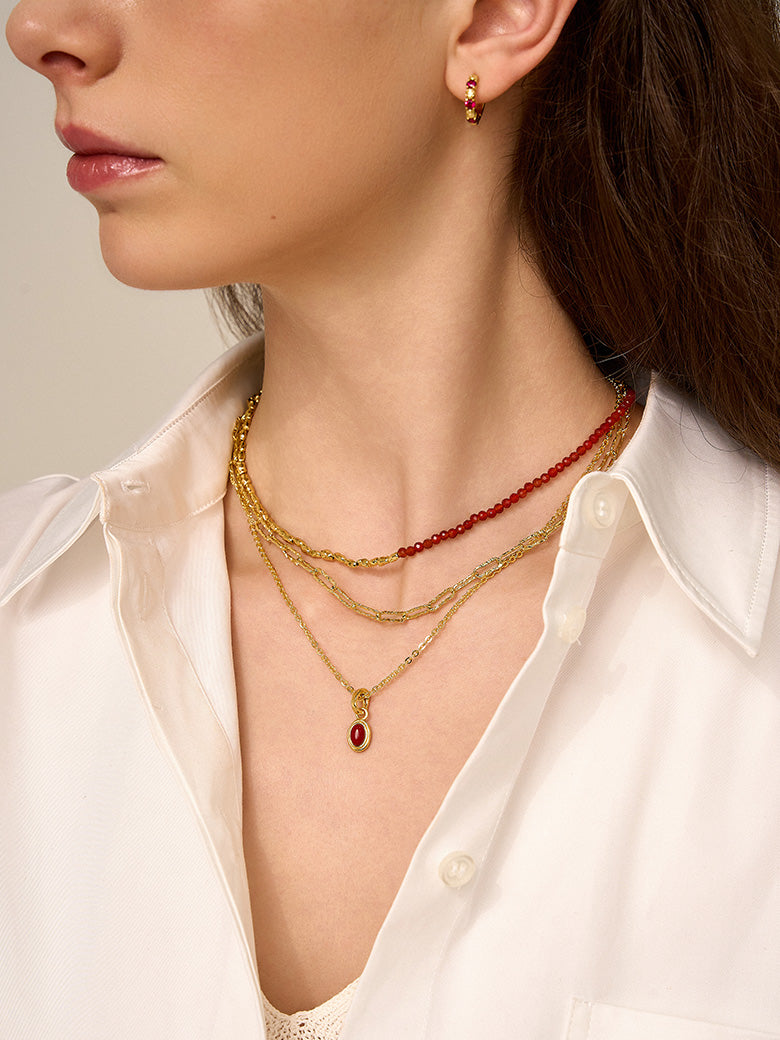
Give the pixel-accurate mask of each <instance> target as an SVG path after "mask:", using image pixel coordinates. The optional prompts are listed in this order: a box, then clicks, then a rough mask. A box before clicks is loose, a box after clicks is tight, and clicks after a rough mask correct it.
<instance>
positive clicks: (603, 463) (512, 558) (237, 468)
mask: <svg viewBox="0 0 780 1040" xmlns="http://www.w3.org/2000/svg"><path fill="white" fill-rule="evenodd" d="M257 400H258V398H252V399H250V402H249V407H248V408H247V411H246V412H245V413H244V415H242V416H240V417H239V419H238V420H237V421H236V425H235V428H234V431H233V453H232V456H231V460H230V467H229V473H230V480H231V483H232V484H233V486H234V488H235V489H236V492H237V494H238V497H239V500H240V502H241V505H242V507H243V509H244V512H245V514H246V516H247V520H248V522H249V527H250V531H251V533H252V537H253V540H254V542H255V545H256V547H257V550H258V553H259V555H260V558H261V559H262V560H263V562H264V563H265V565H266V567H267V568H268V571H269V573H270V574H271V577H272V578H273V581H274V584H275V585H276V587H277V589H278V590H279V593H280V594H281V596H282V598H283V600H284V602H285V603H286V604H287V607H288V609H289V610H290V613H291V614H292V615H293V617H294V618H295V620H296V621H297V623H298V625H299V627H300V628H301V630H302V631H303V633H304V635H305V636H306V638H307V640H308V641H309V644H310V645H311V647H312V649H313V650H314V651H315V652H316V653H317V655H318V656H319V657H320V659H321V660H322V661H323V663H324V664H325V665H326V666H327V668H328V670H329V671H330V673H331V675H333V677H334V678H335V679H336V680H337V681H338V682H339V683H340V684H341V685H342V686H343V687H344V689H345V690H346V691H347V693H349V694H350V695H351V707H352V711H353V713H354V719H353V721H352V722H351V723H350V726H349V729H348V732H347V743H348V745H349V747H350V748H351V749H352V750H353V751H356V752H363V751H365V750H366V749H367V748H368V746H369V745H370V743H371V737H372V733H371V727H370V725H369V723H368V712H369V706H370V702H371V698H372V697H374V696H376V695H377V694H378V693H379V692H380V691H381V690H383V689H384V688H385V687H386V686H388V685H389V684H390V683H391V682H393V680H394V679H397V678H398V676H399V675H401V674H402V673H403V672H404V671H406V669H407V668H408V667H409V666H410V665H412V664H413V663H414V662H415V661H416V660H417V659H418V657H419V656H420V654H421V653H423V651H424V650H425V649H426V648H427V647H429V646H430V645H431V643H432V642H433V641H434V639H435V638H436V637H437V636H438V635H439V634H440V633H441V632H442V631H443V629H444V628H445V627H446V625H447V624H448V623H449V621H450V620H451V619H452V618H453V617H454V615H455V614H456V613H457V612H458V610H460V608H461V607H462V606H463V605H464V604H465V603H466V602H468V600H470V599H471V597H472V596H473V595H474V593H475V592H477V591H478V590H479V589H481V588H482V586H483V585H485V584H486V583H487V582H488V581H490V579H491V578H493V577H495V576H496V574H499V573H500V572H501V571H502V570H505V569H506V567H508V566H510V565H511V564H512V563H515V562H517V561H518V560H520V559H522V558H523V556H525V555H526V553H527V552H529V551H530V550H531V549H533V548H535V547H536V546H538V545H542V544H543V543H544V542H546V541H547V540H548V539H549V538H550V536H551V535H552V534H553V533H554V532H555V531H557V530H558V529H559V528H560V527H561V526H562V525H563V523H564V520H565V519H566V510H567V507H568V503H569V498H568V496H567V497H566V498H565V499H564V501H563V502H562V503H561V505H560V506H559V507H558V508H557V509H556V511H555V512H554V513H553V515H552V516H551V517H550V519H549V520H548V521H547V523H545V524H544V525H543V526H542V527H541V528H539V530H537V531H534V532H533V533H532V534H530V535H528V536H527V537H526V538H523V539H522V540H521V541H520V542H518V543H517V544H516V545H515V546H513V547H512V548H511V549H508V550H507V551H506V552H505V553H502V554H501V555H500V556H498V557H493V558H492V559H490V560H487V561H485V563H484V564H480V566H479V567H477V568H475V571H473V572H472V575H476V577H474V578H473V580H470V579H471V576H469V579H463V581H469V580H470V584H469V585H468V587H466V588H465V591H462V592H461V594H460V595H458V591H459V589H458V588H457V587H456V586H452V587H451V589H449V590H445V593H449V592H452V593H453V595H455V596H457V598H456V599H455V602H454V603H452V605H451V606H450V608H449V609H448V610H447V612H446V614H444V616H443V617H442V618H441V619H440V620H439V621H438V622H437V623H436V625H435V626H434V628H433V629H432V630H431V631H430V632H429V633H428V635H427V636H426V637H425V639H423V640H422V642H421V643H419V644H418V645H417V646H416V647H415V648H414V649H413V650H412V651H411V652H410V653H409V654H408V655H407V656H406V657H405V658H404V659H403V660H402V661H401V662H400V663H399V664H398V665H396V667H395V668H394V669H393V670H392V671H391V672H390V673H389V674H388V675H386V676H385V677H384V678H383V679H380V680H379V682H377V683H375V684H374V685H373V686H371V687H356V686H355V685H354V684H353V683H350V682H349V680H348V679H346V678H345V677H344V675H343V674H342V673H341V672H340V671H339V669H338V668H337V667H336V665H335V664H334V663H333V661H332V660H331V659H330V657H329V655H328V654H327V653H326V651H325V650H324V648H323V647H322V646H321V645H320V643H319V641H318V640H317V638H316V637H315V635H314V633H313V632H312V631H311V629H310V628H309V626H308V625H307V623H306V621H305V620H304V618H303V616H302V615H301V613H300V611H299V610H298V608H297V607H296V606H295V604H294V603H293V601H292V599H291V598H290V594H289V593H288V592H287V589H286V588H285V586H284V583H283V582H282V579H281V577H280V576H279V573H278V571H277V570H276V567H274V564H273V562H272V561H271V559H270V557H269V555H268V553H267V551H266V549H265V546H264V544H263V537H262V535H261V529H260V527H259V526H258V525H257V524H256V523H255V522H254V519H255V517H254V510H253V508H252V506H253V501H252V500H253V498H254V500H255V501H257V495H256V493H255V492H254V488H253V486H252V482H251V480H250V478H249V473H248V471H247V469H246V436H247V432H248V429H249V424H250V423H251V418H252V414H253V413H254V409H255V407H256V406H257ZM247 415H248V421H247ZM628 422H629V413H628V412H627V413H626V415H625V416H624V417H623V419H622V421H621V422H620V424H619V426H616V427H615V429H614V431H610V435H609V436H608V437H607V438H606V439H605V442H604V450H603V451H602V452H600V455H599V456H597V458H594V460H593V462H592V463H591V466H590V467H589V470H590V469H595V468H596V462H597V459H598V462H599V463H600V465H599V468H600V469H609V467H610V466H611V465H612V464H613V462H614V461H615V459H616V458H617V456H618V453H619V451H620V447H621V445H622V443H623V440H624V438H625V435H626V430H627V429H628ZM335 555H336V554H334V556H335ZM344 559H347V558H346V557H344ZM293 562H295V561H293ZM323 573H324V572H323ZM462 587H463V586H461V588H462ZM445 593H441V594H440V596H439V597H435V599H439V598H440V597H441V596H442V595H444V594H445ZM450 598H452V597H450ZM353 602H354V601H353ZM431 602H433V601H431ZM445 602H446V601H445ZM357 605H358V606H363V605H362V604H357ZM442 605H443V603H440V604H439V606H442ZM366 609H367V610H372V609H373V610H374V613H375V614H376V613H382V612H381V611H376V610H375V609H374V608H366ZM436 609H438V607H437V608H436ZM386 613H387V612H386ZM389 613H398V612H389ZM415 616H420V615H415ZM409 619H411V616H410V618H409Z"/></svg>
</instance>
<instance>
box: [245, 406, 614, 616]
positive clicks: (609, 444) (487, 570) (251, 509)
mask: <svg viewBox="0 0 780 1040" xmlns="http://www.w3.org/2000/svg"><path fill="white" fill-rule="evenodd" d="M253 403H256V399H252V401H250V407H251V405H252V404H253ZM253 410H254V409H253V408H251V410H250V409H247V412H245V413H244V415H243V416H241V418H240V419H239V420H238V422H237V423H236V427H235V431H234V434H233V438H234V441H233V456H232V458H231V463H230V479H231V481H232V483H233V486H234V487H235V489H236V491H237V493H238V497H239V499H240V501H241V504H242V506H243V508H244V512H245V513H246V516H247V520H248V522H249V528H250V530H251V532H252V537H253V539H254V541H255V544H256V545H257V548H258V551H264V548H261V546H262V543H263V542H264V541H267V542H270V543H271V544H272V545H275V546H276V547H277V548H278V549H279V550H280V552H282V553H283V555H284V556H285V557H286V558H287V559H288V560H289V561H290V562H291V563H293V564H295V566H296V567H300V568H301V569H302V570H304V571H305V572H306V573H307V574H309V575H310V576H311V577H313V578H314V579H315V580H316V581H317V582H318V583H319V584H320V585H321V586H322V587H323V588H324V589H326V591H327V592H329V593H330V594H331V595H332V596H334V597H335V598H336V599H337V600H338V601H339V602H340V603H342V604H343V605H344V606H345V607H347V608H348V609H349V610H351V611H353V613H355V614H359V615H360V616H361V617H365V618H368V619H369V620H370V621H377V622H381V623H394V624H404V623H405V622H407V621H413V620H415V619H416V618H419V617H424V616H426V615H428V614H434V613H436V612H437V611H439V610H441V608H442V607H444V606H446V605H447V604H448V603H451V602H452V601H453V600H454V599H455V597H456V596H457V595H458V594H459V593H461V592H463V590H464V589H467V588H469V587H470V586H471V585H474V584H477V583H479V585H478V587H480V586H481V583H482V582H481V579H482V577H483V576H484V575H485V574H489V577H493V576H494V575H495V574H497V573H499V572H500V571H502V570H503V569H504V568H505V567H508V566H509V565H510V564H511V563H514V562H515V561H516V560H517V559H519V557H518V556H517V555H516V554H517V552H518V551H519V550H521V549H523V547H524V546H525V543H526V541H527V539H522V540H521V541H520V542H518V543H517V544H516V545H513V546H512V547H511V548H509V549H507V550H506V551H505V552H503V553H502V554H501V555H500V556H493V557H491V558H490V559H488V560H485V561H484V562H483V563H480V564H478V565H477V566H476V567H475V568H474V569H473V570H472V571H471V572H470V573H469V574H467V575H466V576H465V577H463V578H460V579H459V580H458V581H456V582H455V584H454V585H450V586H448V587H447V588H445V589H442V591H441V592H439V593H438V594H437V595H435V596H434V597H433V598H432V599H430V600H428V601H427V602H426V603H421V604H418V605H417V606H414V607H409V608H408V609H406V610H400V609H388V608H383V607H373V606H370V605H368V604H366V603H361V602H360V601H359V600H356V599H354V598H353V597H352V596H350V595H349V593H348V592H347V591H346V590H345V589H344V588H342V587H341V586H340V585H339V584H338V582H337V581H336V580H335V578H333V576H332V575H330V574H328V572H327V571H325V570H323V569H322V568H321V567H317V566H315V565H314V564H312V563H309V561H308V560H307V559H306V557H305V556H304V552H303V550H300V549H299V548H297V542H298V541H300V540H298V539H296V540H295V541H296V545H295V546H293V545H291V544H290V542H289V541H287V540H282V539H280V538H278V537H277V534H276V530H275V529H272V528H270V527H269V525H268V523H267V520H268V514H267V512H266V511H265V509H264V508H263V506H262V505H261V503H260V500H259V498H258V496H257V492H256V491H255V488H254V485H253V484H252V481H251V478H250V476H249V472H248V470H247V467H246V436H247V432H248V429H249V424H250V422H251V412H252V411H253ZM247 416H248V418H247ZM624 425H625V423H620V424H618V425H617V426H615V427H614V428H613V429H612V430H611V431H610V432H609V433H608V434H607V435H606V436H605V437H604V439H603V440H602V442H601V444H600V445H599V447H598V449H597V451H596V453H595V455H594V457H593V459H592V460H591V462H590V464H589V465H588V467H587V468H586V470H585V472H586V473H590V472H592V471H593V470H596V469H601V468H609V466H610V465H612V462H613V461H614V458H615V457H616V454H617V449H618V448H619V445H620V443H621V442H622V440H623V436H624V430H623V426H624ZM565 506H566V503H565V502H564V504H563V506H562V507H560V508H561V509H563V510H564V514H563V516H564V517H565ZM558 512H560V509H559V510H558V511H556V513H555V514H554V515H553V517H551V518H550V521H548V522H552V521H553V520H555V519H556V517H557V516H558ZM561 523H563V517H562V518H561ZM558 526H560V524H559V525H558ZM274 527H275V525H274ZM545 527H546V525H545ZM544 529H545V528H542V530H544ZM290 537H291V536H290ZM529 537H530V538H533V537H534V535H533V534H532V535H530V536H529ZM304 544H305V543H304ZM328 551H329V550H328ZM524 551H525V552H527V551H528V547H527V546H526V547H525V549H524ZM344 558H345V559H347V557H344Z"/></svg>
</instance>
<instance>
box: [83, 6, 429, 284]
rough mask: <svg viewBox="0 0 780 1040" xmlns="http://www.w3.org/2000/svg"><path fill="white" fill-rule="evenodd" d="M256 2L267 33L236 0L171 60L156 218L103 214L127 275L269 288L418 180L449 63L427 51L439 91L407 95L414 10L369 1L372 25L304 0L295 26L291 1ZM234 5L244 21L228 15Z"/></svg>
mask: <svg viewBox="0 0 780 1040" xmlns="http://www.w3.org/2000/svg"><path fill="white" fill-rule="evenodd" d="M253 4H254V8H255V11H256V16H255V20H256V21H257V22H258V23H259V26H260V27H261V29H262V31H259V30H258V31H257V32H256V33H254V34H251V33H247V32H246V20H245V17H244V16H245V15H246V11H245V10H244V8H245V7H246V5H245V4H236V3H234V4H228V5H225V6H223V8H222V12H221V16H220V17H218V18H213V19H212V22H211V24H209V21H208V19H206V20H205V21H202V22H201V23H199V25H198V31H197V38H198V40H199V41H201V42H200V46H199V47H197V46H196V45H195V42H196V41H195V39H194V38H193V35H192V33H190V34H189V38H188V39H187V40H185V44H188V45H185V46H183V47H177V48H176V50H175V52H174V53H175V54H178V55H180V56H181V57H180V59H179V60H178V61H177V62H175V67H173V68H172V67H171V66H170V64H169V66H168V69H167V71H166V74H165V82H167V83H168V84H170V90H169V91H167V92H162V91H161V93H160V96H159V97H158V99H157V100H156V102H155V110H156V111H157V112H158V113H159V114H160V116H161V119H162V120H164V121H165V122H166V123H167V127H168V135H169V137H170V146H171V147H170V150H169V154H166V159H167V161H168V168H167V170H166V174H165V179H164V183H162V184H161V186H160V188H159V190H158V191H157V192H156V193H155V192H150V193H149V195H148V199H147V203H148V204H147V206H146V209H145V210H144V207H143V206H141V205H139V206H138V207H137V208H136V209H135V210H133V209H132V207H130V208H126V209H125V210H124V211H123V210H122V209H121V208H120V207H117V209H116V210H115V211H106V212H104V213H103V214H102V219H101V244H102V247H103V251H104V256H105V259H106V262H107V263H108V265H109V267H110V268H111V270H112V271H113V273H114V274H115V275H117V277H119V278H120V279H122V280H124V281H128V282H130V283H131V284H137V285H140V284H143V285H144V286H145V287H150V288H151V287H155V288H160V287H164V288H173V287H194V286H200V285H213V284H223V283H225V282H230V281H264V282H266V283H268V282H270V281H272V280H273V279H274V277H275V275H277V274H279V273H280V272H281V271H282V270H283V269H284V268H285V267H287V266H289V264H290V262H291V258H293V257H294V258H295V262H296V263H301V262H302V261H303V260H304V258H305V256H306V255H307V254H310V253H311V252H312V251H313V250H316V249H327V248H329V247H330V248H332V247H333V238H334V236H339V235H341V236H343V235H345V234H350V233H351V232H350V229H351V228H352V227H354V226H356V225H357V223H358V222H360V221H361V220H362V219H363V218H364V216H365V214H366V213H367V212H374V213H375V212H376V211H377V209H378V208H381V207H382V206H384V205H387V203H388V200H389V199H392V198H393V196H394V195H398V196H400V195H402V194H403V192H404V191H405V190H407V181H408V180H409V179H410V178H411V177H413V176H414V167H415V163H416V162H418V161H419V158H420V156H419V148H418V147H416V146H414V147H413V145H412V142H415V141H419V140H421V139H425V135H429V134H430V128H431V126H434V125H435V122H436V119H437V118H438V112H437V106H438V105H439V104H440V102H439V100H438V98H439V93H440V91H439V86H440V85H439V82H438V77H439V76H440V70H439V69H437V66H436V65H435V63H432V62H430V57H429V58H428V61H429V64H430V66H431V71H430V77H429V78H430V89H429V90H427V91H423V96H422V97H419V96H416V97H412V96H411V86H410V84H408V83H407V81H406V77H405V75H404V69H405V68H408V67H415V65H414V64H411V65H410V63H413V62H415V60H416V58H417V59H418V60H417V61H416V69H417V72H416V76H417V83H418V84H419V82H420V79H421V78H422V80H423V81H424V80H425V76H424V75H422V77H421V74H420V71H419V70H420V67H421V62H420V60H419V57H420V55H417V56H415V54H414V48H415V46H416V44H417V40H418V30H419V26H418V25H416V24H414V23H413V20H412V19H411V18H410V17H409V11H408V8H404V5H403V3H402V2H401V3H399V4H398V5H397V6H394V7H392V8H391V10H390V11H388V6H389V5H385V4H384V3H383V2H382V0H372V3H371V4H365V5H357V6H358V8H359V10H360V11H361V12H363V18H362V20H361V19H355V18H354V10H355V8H356V3H355V0H350V3H349V4H347V3H346V2H341V3H339V2H338V0H333V3H331V4H330V5H325V4H322V3H320V2H319V0H318V2H316V3H315V2H310V3H308V4H306V3H303V2H302V0H301V2H299V4H298V6H297V15H298V17H295V18H293V16H292V15H293V14H294V13H295V12H294V11H293V9H292V7H291V5H290V4H288V3H287V2H286V0H285V3H283V4H282V3H279V2H276V0H274V2H269V3H265V4H263V3H262V2H259V0H253ZM237 8H241V9H242V10H241V12H240V13H241V14H242V18H238V19H236V20H235V21H231V20H230V19H229V18H226V17H225V11H226V10H228V11H233V13H235V12H236V9H237ZM350 10H351V11H352V14H353V17H352V18H351V19H349V18H348V17H347V14H348V13H349V11H350ZM260 14H262V17H260ZM315 15H317V16H318V17H315ZM341 16H343V17H341ZM291 26H293V28H291ZM204 40H208V42H209V45H208V46H203V41H204ZM423 67H424V65H423ZM424 124H427V125H424Z"/></svg>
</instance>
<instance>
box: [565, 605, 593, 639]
mask: <svg viewBox="0 0 780 1040" xmlns="http://www.w3.org/2000/svg"><path fill="white" fill-rule="evenodd" d="M587 616H588V615H587V613H586V611H585V609H584V607H572V608H571V610H567V611H566V613H565V614H563V615H562V616H561V619H560V622H559V623H558V635H559V637H560V638H561V639H562V640H563V641H564V643H576V642H577V640H578V639H579V638H580V636H581V635H582V630H583V628H584V627H585V618H586V617H587Z"/></svg>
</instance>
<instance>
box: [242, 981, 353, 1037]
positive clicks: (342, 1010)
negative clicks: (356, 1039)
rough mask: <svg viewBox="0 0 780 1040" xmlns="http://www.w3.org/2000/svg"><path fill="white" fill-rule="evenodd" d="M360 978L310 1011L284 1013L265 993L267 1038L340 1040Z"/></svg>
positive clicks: (264, 1006) (264, 1009)
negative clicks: (277, 1008) (278, 1009)
mask: <svg viewBox="0 0 780 1040" xmlns="http://www.w3.org/2000/svg"><path fill="white" fill-rule="evenodd" d="M358 982H359V980H358V979H355V981H354V982H350V984H349V985H348V986H347V987H346V988H345V989H343V990H342V991H341V992H340V993H337V994H336V996H335V997H331V998H330V1000H326V1001H325V1003H324V1004H320V1006H319V1007H316V1008H312V1010H311V1011H296V1012H295V1013H294V1014H292V1015H285V1014H283V1013H282V1012H281V1011H277V1010H276V1008H275V1007H274V1006H273V1004H271V1003H270V1002H269V1001H268V999H267V998H266V996H265V994H263V1012H264V1014H265V1031H266V1036H267V1037H268V1040H339V1037H340V1036H341V1028H342V1026H343V1025H344V1019H345V1018H346V1017H347V1012H348V1011H349V1008H350V1005H351V1003H352V997H353V995H354V993H355V990H356V989H357V984H358Z"/></svg>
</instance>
